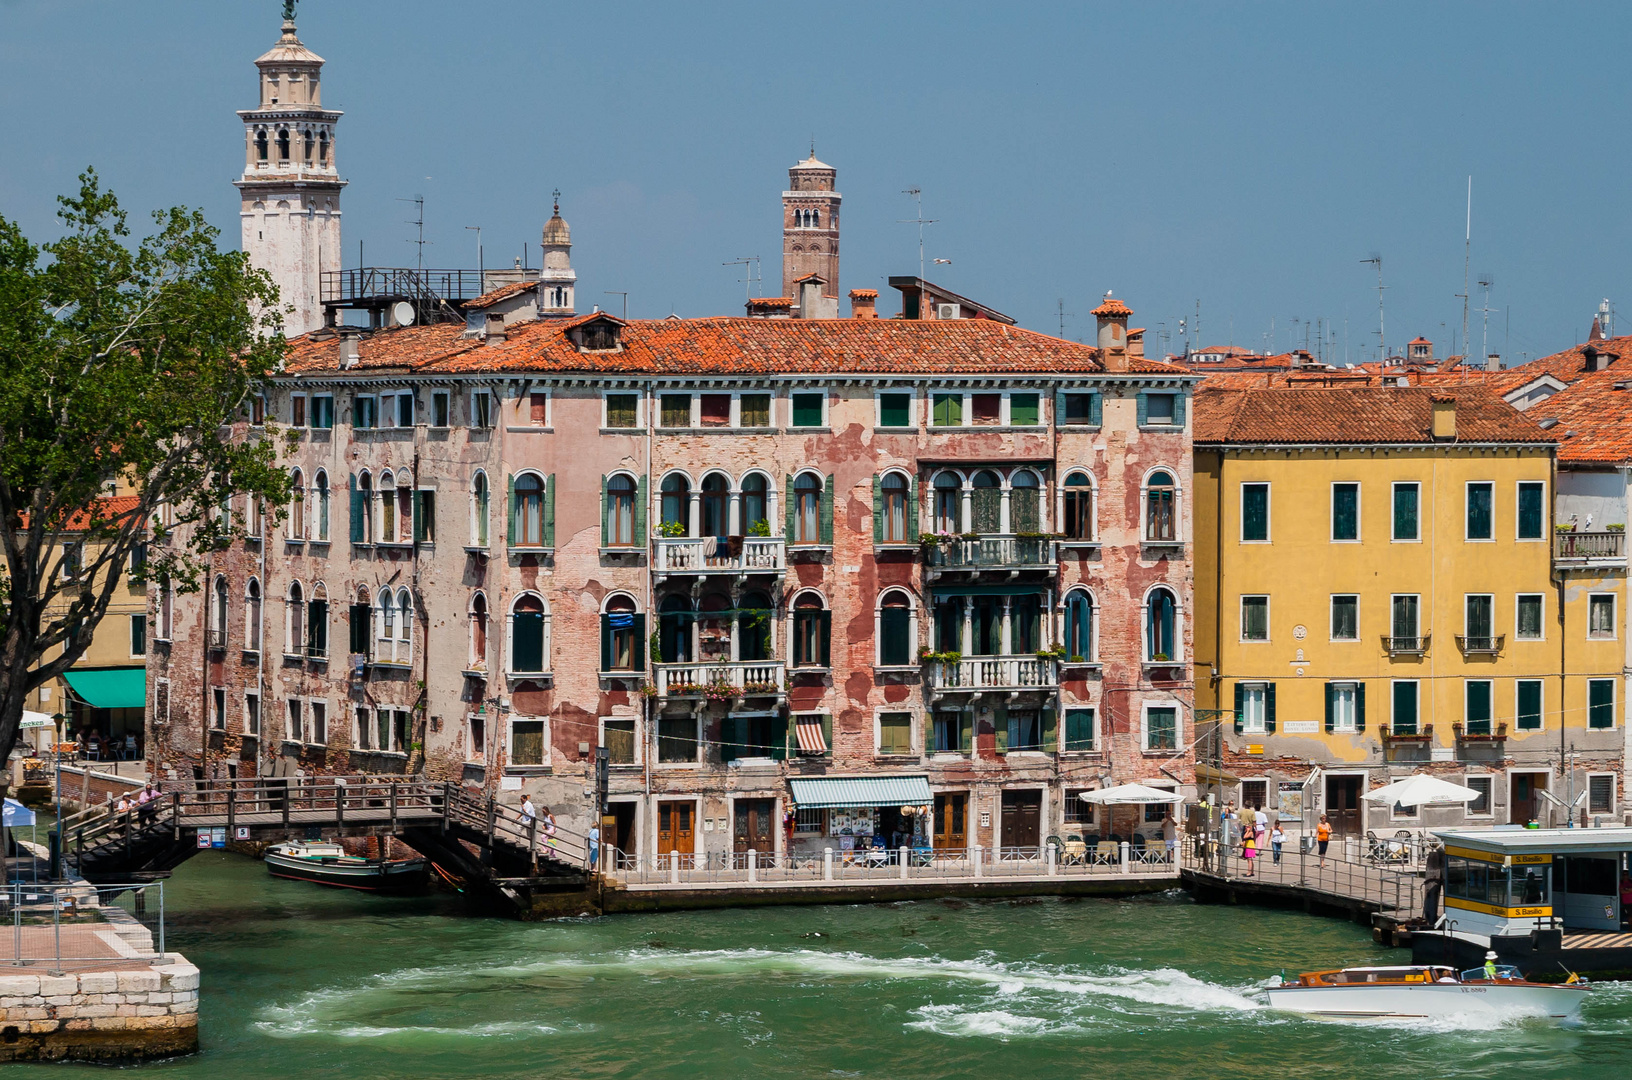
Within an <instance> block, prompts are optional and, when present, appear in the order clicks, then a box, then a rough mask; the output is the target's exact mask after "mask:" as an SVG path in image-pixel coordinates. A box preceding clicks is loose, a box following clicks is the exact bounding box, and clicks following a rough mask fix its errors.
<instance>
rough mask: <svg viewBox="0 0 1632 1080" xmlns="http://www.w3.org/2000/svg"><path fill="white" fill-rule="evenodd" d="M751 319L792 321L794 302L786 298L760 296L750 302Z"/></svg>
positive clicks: (748, 306)
mask: <svg viewBox="0 0 1632 1080" xmlns="http://www.w3.org/2000/svg"><path fill="white" fill-rule="evenodd" d="M747 308H748V317H749V318H750V319H791V318H793V301H792V300H789V299H788V298H787V297H785V296H758V297H755V298H754V299H752V300H750V301H748V304H747Z"/></svg>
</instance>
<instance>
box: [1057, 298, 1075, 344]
mask: <svg viewBox="0 0 1632 1080" xmlns="http://www.w3.org/2000/svg"><path fill="white" fill-rule="evenodd" d="M1054 307H1055V308H1056V310H1058V312H1059V316H1060V337H1062V338H1063V337H1065V320H1066V319H1068V318H1069V319H1074V318H1076V317H1077V313H1076V312H1074V311H1067V310H1065V297H1063V296H1062V297H1060V298H1059V299H1058V300H1056V301H1054Z"/></svg>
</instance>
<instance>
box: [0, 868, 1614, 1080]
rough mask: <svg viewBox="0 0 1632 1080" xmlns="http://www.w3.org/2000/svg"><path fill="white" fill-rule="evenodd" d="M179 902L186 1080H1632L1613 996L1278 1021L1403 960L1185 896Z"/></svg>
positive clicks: (217, 894) (1367, 943) (264, 892)
mask: <svg viewBox="0 0 1632 1080" xmlns="http://www.w3.org/2000/svg"><path fill="white" fill-rule="evenodd" d="M165 899H166V906H167V908H168V912H169V919H170V922H169V925H170V935H169V940H170V943H171V945H172V946H174V947H176V948H179V949H180V950H181V951H183V952H184V953H186V955H187V956H188V958H189V959H191V960H192V961H193V962H194V963H196V964H198V966H199V967H200V968H201V969H202V970H203V985H204V997H203V1007H202V1029H201V1030H202V1038H203V1046H204V1050H203V1053H201V1054H199V1055H198V1056H196V1057H193V1058H189V1059H185V1060H180V1061H175V1062H169V1063H162V1064H155V1065H149V1066H144V1067H143V1068H142V1069H141V1071H142V1072H145V1073H150V1074H153V1075H156V1076H162V1077H165V1078H166V1080H169V1078H172V1077H173V1078H175V1080H182V1078H193V1077H198V1078H203V1077H209V1078H212V1080H222V1078H225V1080H262V1078H268V1080H270V1078H277V1080H287V1078H289V1077H301V1078H308V1080H316V1078H323V1077H334V1078H345V1080H359V1078H369V1080H372V1078H382V1080H384V1078H395V1077H449V1078H462V1077H517V1078H522V1077H525V1078H535V1077H541V1078H552V1080H553V1078H556V1077H640V1078H662V1077H676V1078H680V1077H684V1078H688V1080H691V1078H696V1077H707V1078H716V1077H718V1078H738V1077H743V1078H753V1080H764V1078H770V1077H776V1078H784V1077H787V1078H805V1077H811V1078H816V1077H835V1078H847V1077H859V1078H886V1080H913V1078H937V1080H940V1078H964V1077H969V1078H979V1080H999V1078H1001V1080H1022V1078H1030V1077H1039V1078H1042V1077H1047V1078H1056V1077H1075V1076H1085V1075H1094V1076H1110V1077H1123V1078H1126V1080H1142V1078H1146V1077H1216V1078H1231V1077H1252V1078H1254V1080H1262V1078H1264V1077H1274V1076H1288V1077H1300V1078H1301V1077H1309V1076H1345V1077H1346V1076H1355V1077H1367V1078H1394V1077H1401V1078H1404V1077H1410V1078H1413V1080H1416V1078H1421V1077H1464V1076H1465V1077H1475V1076H1477V1077H1487V1078H1488V1077H1504V1076H1512V1075H1515V1074H1516V1073H1518V1072H1519V1071H1520V1070H1523V1073H1524V1075H1525V1077H1526V1080H1540V1078H1544V1077H1588V1076H1609V1075H1621V1076H1624V1075H1627V1073H1628V1071H1629V1070H1632V985H1626V986H1621V985H1615V984H1606V985H1604V986H1602V987H1600V988H1599V990H1598V991H1597V992H1596V993H1595V994H1594V995H1593V998H1592V1000H1591V1002H1590V1003H1589V1005H1588V1008H1587V1013H1586V1016H1585V1019H1584V1022H1583V1023H1581V1024H1580V1025H1577V1026H1573V1027H1568V1028H1560V1027H1556V1026H1553V1025H1551V1024H1548V1023H1544V1022H1536V1021H1512V1022H1508V1023H1487V1024H1478V1025H1473V1024H1459V1023H1449V1022H1443V1023H1436V1024H1424V1023H1420V1022H1419V1023H1367V1024H1356V1023H1340V1022H1332V1021H1314V1020H1307V1019H1302V1018H1298V1017H1291V1016H1286V1015H1280V1014H1276V1013H1272V1012H1270V1011H1268V1010H1266V1009H1265V1008H1263V1006H1262V1002H1261V999H1260V998H1259V997H1258V996H1257V995H1256V989H1257V987H1258V986H1259V985H1261V983H1262V982H1263V980H1264V979H1265V978H1267V977H1268V976H1270V975H1273V974H1275V973H1277V972H1279V971H1281V970H1283V969H1284V970H1286V971H1288V972H1295V971H1298V970H1300V969H1308V968H1312V967H1321V966H1331V965H1337V964H1345V963H1357V962H1367V961H1376V960H1381V959H1384V958H1385V957H1386V958H1391V959H1397V958H1398V957H1399V956H1400V954H1398V953H1389V952H1385V951H1383V950H1380V949H1378V948H1377V947H1376V946H1374V945H1373V944H1372V942H1371V940H1370V938H1369V935H1368V934H1367V933H1366V932H1365V931H1364V930H1363V929H1362V928H1360V927H1357V926H1354V925H1351V924H1348V923H1345V922H1341V921H1337V920H1330V919H1319V918H1311V917H1308V916H1304V915H1301V914H1295V913H1291V912H1277V911H1258V910H1254V909H1250V908H1234V909H1230V908H1224V907H1205V906H1200V905H1196V904H1193V903H1191V902H1190V901H1189V900H1188V899H1187V898H1186V897H1184V896H1183V895H1181V894H1177V893H1174V894H1168V895H1163V896H1159V897H1148V898H1140V899H1134V900H1079V901H1064V900H1056V899H1045V900H1028V901H1017V902H1001V901H997V902H979V903H973V902H962V901H928V902H920V903H905V904H893V905H887V906H876V907H815V908H780V909H769V910H758V911H754V910H746V911H743V910H739V911H715V912H692V913H684V914H673V915H658V916H622V917H615V918H605V919H584V920H568V921H562V922H554V923H546V924H534V925H524V924H520V923H514V922H506V921H501V920H494V919H476V918H469V917H465V916H463V915H462V914H460V911H459V909H458V907H457V906H456V905H457V901H456V900H453V899H452V898H443V897H433V898H429V899H418V900H400V899H385V898H379V897H368V896H359V895H354V894H351V893H346V892H342V891H340V890H333V889H323V888H321V887H318V886H311V885H303V884H300V883H298V882H287V881H279V880H274V879H272V878H270V877H269V876H268V875H267V874H266V873H265V871H264V869H263V868H262V867H261V866H260V865H259V864H258V863H255V862H251V861H249V860H247V859H242V858H238V857H235V856H230V855H226V854H224V853H216V852H210V853H205V854H203V855H200V856H199V857H197V858H195V859H194V860H192V861H191V862H189V863H187V864H185V865H184V866H183V867H182V869H181V870H180V871H179V872H178V873H177V874H176V876H175V878H174V879H173V880H172V881H171V882H170V883H169V884H168V885H167V887H166V896H165ZM92 1071H93V1069H92V1067H88V1066H12V1067H10V1068H8V1069H7V1072H6V1075H7V1080H10V1078H11V1077H33V1076H41V1077H43V1076H51V1077H57V1078H61V1077H63V1076H64V1075H65V1074H79V1073H81V1072H83V1073H87V1074H88V1073H91V1072H92ZM94 1071H95V1072H96V1073H97V1075H106V1073H105V1071H103V1070H100V1069H97V1070H94Z"/></svg>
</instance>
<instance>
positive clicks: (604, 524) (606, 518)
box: [601, 473, 612, 547]
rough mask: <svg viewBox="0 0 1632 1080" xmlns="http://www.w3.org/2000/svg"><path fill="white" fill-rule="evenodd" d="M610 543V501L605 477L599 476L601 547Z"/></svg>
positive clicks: (603, 475)
mask: <svg viewBox="0 0 1632 1080" xmlns="http://www.w3.org/2000/svg"><path fill="white" fill-rule="evenodd" d="M611 542H612V499H611V498H610V496H609V495H608V493H607V490H606V475H605V474H604V473H603V474H602V475H601V546H602V547H606V546H607V545H608V544H610V543H611Z"/></svg>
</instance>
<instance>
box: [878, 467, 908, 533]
mask: <svg viewBox="0 0 1632 1080" xmlns="http://www.w3.org/2000/svg"><path fill="white" fill-rule="evenodd" d="M879 493H880V494H881V495H882V496H883V500H884V505H883V506H882V507H880V513H881V514H882V515H883V526H884V528H883V533H882V535H883V539H884V542H885V543H886V544H902V543H906V542H907V540H908V539H909V538H908V536H907V478H906V477H904V476H902V475H901V474H900V473H893V472H892V473H887V474H886V475H885V477H884V480H883V482H882V483H880V484H879Z"/></svg>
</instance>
